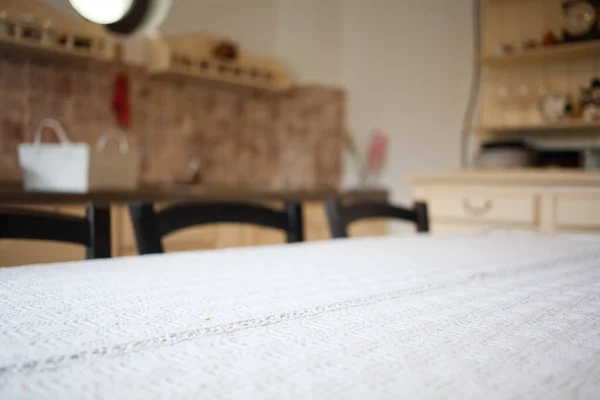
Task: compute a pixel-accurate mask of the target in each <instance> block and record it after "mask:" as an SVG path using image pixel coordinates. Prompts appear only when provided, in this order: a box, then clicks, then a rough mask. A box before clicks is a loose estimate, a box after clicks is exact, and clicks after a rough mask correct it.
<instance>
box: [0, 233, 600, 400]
mask: <svg viewBox="0 0 600 400" xmlns="http://www.w3.org/2000/svg"><path fill="white" fill-rule="evenodd" d="M0 398H1V399H32V398H51V399H59V398H61V399H62V398H69V399H79V398H81V399H92V398H93V399H99V398H104V399H153V398H163V399H166V398H169V399H180V398H181V399H212V398H215V399H221V398H223V399H240V398H245V399H291V398H293V399H394V400H398V399H449V398H453V399H495V398H498V399H507V398H523V399H544V400H546V399H598V398H600V239H598V238H595V237H591V236H590V237H588V236H572V237H571V236H542V235H528V234H492V235H484V236H459V237H411V238H406V237H404V238H402V237H390V238H371V239H352V240H339V241H330V242H323V243H305V244H297V245H282V246H273V247H264V248H246V249H232V250H219V251H204V252H191V253H179V254H170V255H162V256H146V257H132V258H122V259H113V260H98V261H87V262H78V263H65V264H53V265H41V266H31V267H18V268H7V269H0Z"/></svg>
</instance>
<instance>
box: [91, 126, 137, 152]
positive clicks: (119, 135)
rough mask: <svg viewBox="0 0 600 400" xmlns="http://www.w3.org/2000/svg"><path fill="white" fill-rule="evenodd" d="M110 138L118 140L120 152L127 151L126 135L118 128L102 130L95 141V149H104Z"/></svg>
mask: <svg viewBox="0 0 600 400" xmlns="http://www.w3.org/2000/svg"><path fill="white" fill-rule="evenodd" d="M111 138H115V139H117V140H118V141H119V151H120V152H121V153H122V154H126V153H129V141H128V140H127V135H125V133H124V132H123V131H122V130H119V129H115V130H111V131H106V132H104V133H103V134H102V135H101V136H100V138H99V139H98V141H97V142H96V151H102V150H104V149H105V148H106V144H107V143H108V141H109V140H110V139H111Z"/></svg>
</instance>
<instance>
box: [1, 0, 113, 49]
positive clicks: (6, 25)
mask: <svg viewBox="0 0 600 400" xmlns="http://www.w3.org/2000/svg"><path fill="white" fill-rule="evenodd" d="M0 13H2V16H1V17H0V50H2V51H9V52H10V51H14V52H19V53H27V54H29V55H33V56H45V57H50V58H52V57H74V58H78V59H87V60H94V61H112V60H114V59H115V55H116V46H117V44H116V40H115V39H114V38H112V37H110V36H109V35H108V34H107V33H106V32H105V31H104V30H103V29H102V27H100V26H99V25H97V24H93V23H90V22H86V21H84V20H77V19H74V18H70V17H68V16H66V15H65V14H62V13H60V12H58V11H56V10H55V9H53V8H52V7H49V6H47V5H45V4H43V3H42V2H40V1H35V0H2V4H0Z"/></svg>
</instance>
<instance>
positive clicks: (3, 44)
mask: <svg viewBox="0 0 600 400" xmlns="http://www.w3.org/2000/svg"><path fill="white" fill-rule="evenodd" d="M70 37H71V39H74V38H75V35H71V36H70ZM84 43H85V46H75V45H74V41H73V40H71V41H68V42H66V43H65V44H58V43H56V44H44V43H43V42H42V41H38V40H31V39H22V38H21V39H16V38H14V37H5V36H0V49H2V50H4V51H9V52H10V51H15V52H19V53H28V54H31V55H34V56H44V57H49V58H54V57H60V58H64V57H74V58H79V59H84V60H91V61H100V62H109V61H112V60H113V59H114V49H107V48H106V46H107V43H106V42H105V41H102V40H101V39H100V40H94V39H92V38H89V37H88V38H86V39H85V42H84Z"/></svg>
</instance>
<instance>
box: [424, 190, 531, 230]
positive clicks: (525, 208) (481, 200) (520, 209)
mask: <svg viewBox="0 0 600 400" xmlns="http://www.w3.org/2000/svg"><path fill="white" fill-rule="evenodd" d="M427 201H428V206H429V214H430V216H431V217H432V218H448V219H455V220H461V221H468V222H473V221H486V222H506V223H518V224H527V225H533V224H535V223H536V221H537V199H536V196H535V195H533V194H532V195H526V194H523V195H514V196H507V195H505V196H498V195H495V194H494V195H493V196H492V195H486V194H475V193H474V194H462V195H452V194H450V193H448V194H440V195H432V196H431V197H429V198H428V199H427Z"/></svg>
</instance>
